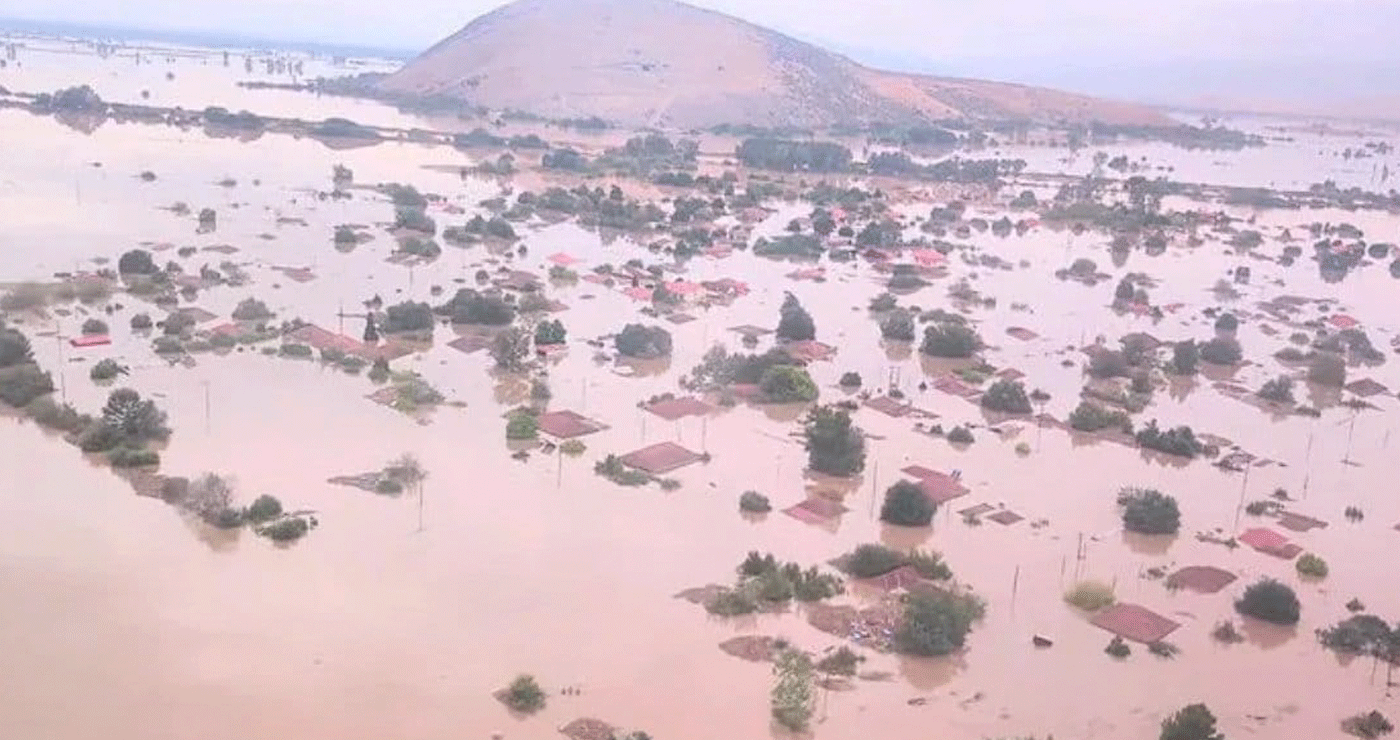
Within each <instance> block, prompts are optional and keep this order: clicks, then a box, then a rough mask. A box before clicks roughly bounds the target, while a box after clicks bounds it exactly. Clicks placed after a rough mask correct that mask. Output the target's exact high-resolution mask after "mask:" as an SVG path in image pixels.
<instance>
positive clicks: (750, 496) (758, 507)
mask: <svg viewBox="0 0 1400 740" xmlns="http://www.w3.org/2000/svg"><path fill="white" fill-rule="evenodd" d="M739 510H740V511H747V512H749V513H751V514H766V513H768V512H770V511H772V510H773V505H772V504H771V503H770V502H769V501H768V497H767V496H764V495H763V494H761V493H759V492H758V491H744V493H743V494H741V495H740V496H739Z"/></svg>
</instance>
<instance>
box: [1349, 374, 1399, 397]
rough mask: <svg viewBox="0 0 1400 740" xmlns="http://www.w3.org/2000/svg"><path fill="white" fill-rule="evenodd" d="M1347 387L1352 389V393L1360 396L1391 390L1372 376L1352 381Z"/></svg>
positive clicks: (1377, 394) (1376, 394)
mask: <svg viewBox="0 0 1400 740" xmlns="http://www.w3.org/2000/svg"><path fill="white" fill-rule="evenodd" d="M1346 389H1347V390H1349V391H1351V392H1352V393H1355V394H1356V395H1358V396H1361V397H1362V398H1370V397H1371V396H1379V395H1380V394H1382V393H1385V392H1386V391H1387V390H1389V389H1388V388H1386V387H1385V386H1383V385H1381V384H1380V383H1378V382H1376V381H1374V380H1372V379H1370V378H1362V379H1360V380H1355V381H1352V382H1350V383H1347V386H1346Z"/></svg>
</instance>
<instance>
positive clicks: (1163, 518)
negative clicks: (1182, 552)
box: [1118, 488, 1181, 534]
mask: <svg viewBox="0 0 1400 740" xmlns="http://www.w3.org/2000/svg"><path fill="white" fill-rule="evenodd" d="M1118 505H1119V506H1121V507H1123V528H1124V529H1126V530H1128V531H1129V532H1138V533H1141V534H1176V532H1177V530H1178V529H1180V528H1181V512H1180V510H1179V509H1178V508H1177V505H1176V499H1174V498H1172V497H1171V496H1168V495H1166V494H1164V493H1162V492H1161V491H1157V490H1154V489H1150V488H1148V489H1144V488H1124V489H1123V490H1122V491H1120V492H1119V493H1118Z"/></svg>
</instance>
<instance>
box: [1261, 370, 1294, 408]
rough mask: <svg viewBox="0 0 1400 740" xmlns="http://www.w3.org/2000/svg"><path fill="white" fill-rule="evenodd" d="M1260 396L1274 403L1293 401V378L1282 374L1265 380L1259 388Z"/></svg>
mask: <svg viewBox="0 0 1400 740" xmlns="http://www.w3.org/2000/svg"><path fill="white" fill-rule="evenodd" d="M1259 397H1260V398H1262V399H1264V400H1266V401H1273V402H1274V403H1293V379H1292V378H1290V377H1288V376H1287V375H1280V376H1278V377H1277V378H1274V379H1273V380H1270V381H1267V382H1265V383H1264V386H1263V387H1262V388H1260V389H1259Z"/></svg>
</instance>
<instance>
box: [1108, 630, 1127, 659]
mask: <svg viewBox="0 0 1400 740" xmlns="http://www.w3.org/2000/svg"><path fill="white" fill-rule="evenodd" d="M1103 651H1104V652H1105V653H1108V654H1109V655H1111V656H1113V657H1115V658H1126V657H1128V656H1129V655H1132V654H1133V649H1132V648H1131V647H1128V643H1127V641H1126V640H1124V639H1123V638H1121V637H1119V636H1118V635H1114V636H1113V639H1112V640H1109V641H1108V645H1107V646H1106V647H1104V649H1103Z"/></svg>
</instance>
